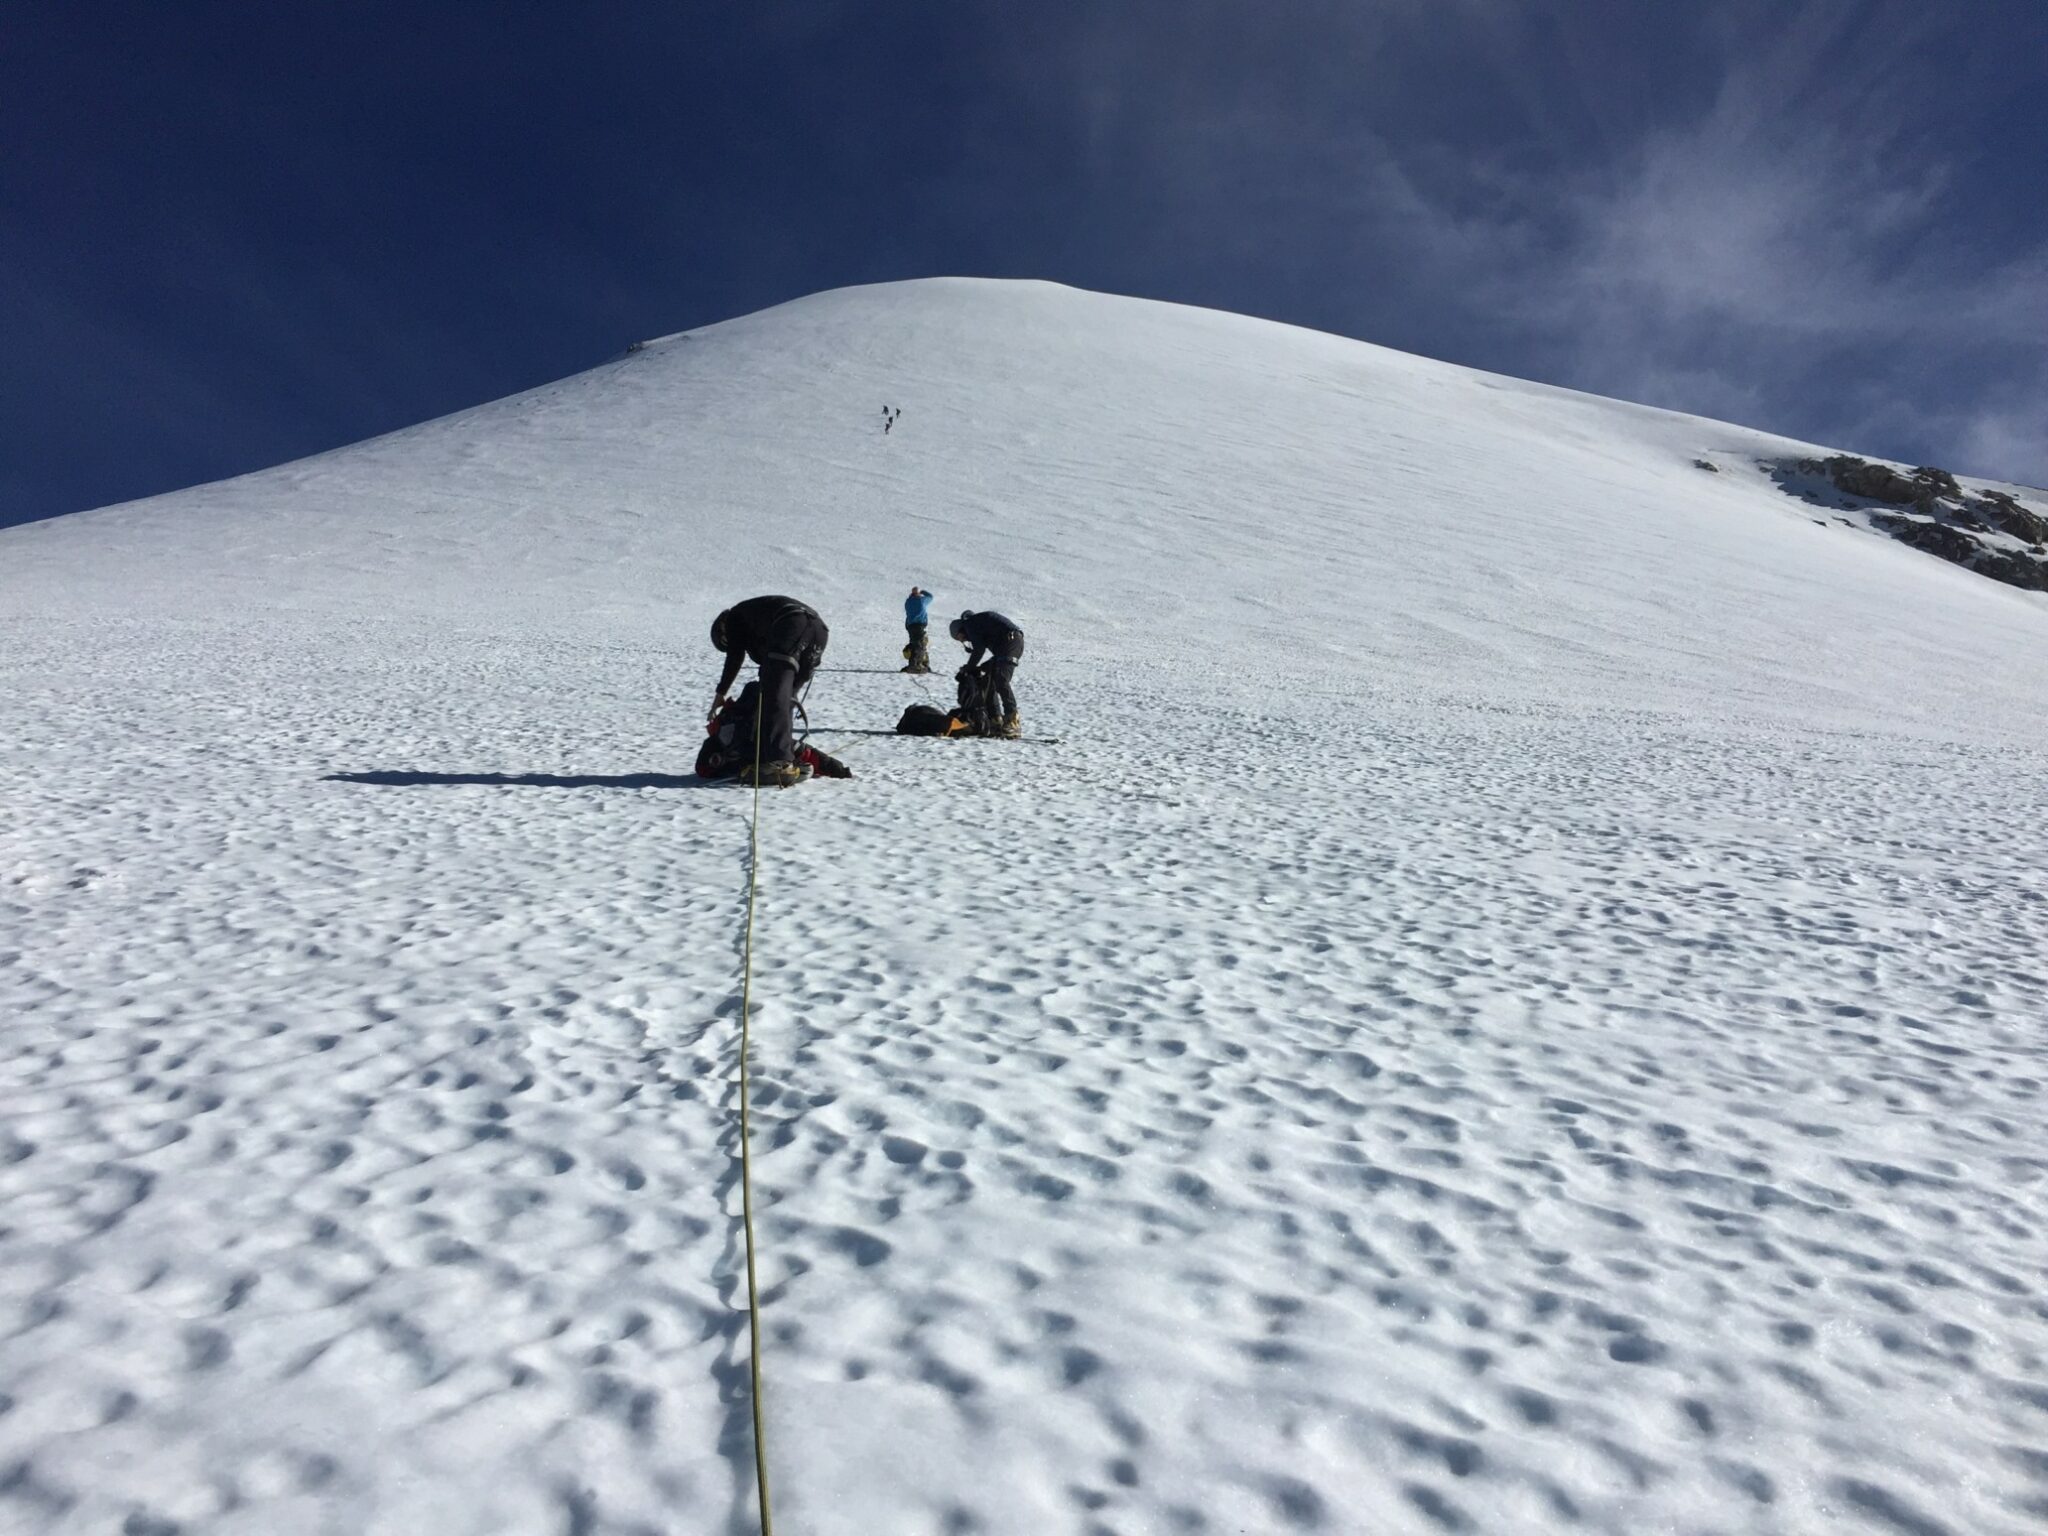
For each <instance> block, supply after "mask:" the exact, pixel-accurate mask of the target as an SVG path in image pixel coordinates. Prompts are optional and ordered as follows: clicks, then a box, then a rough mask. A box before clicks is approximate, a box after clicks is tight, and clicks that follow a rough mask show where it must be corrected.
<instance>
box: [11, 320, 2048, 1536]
mask: <svg viewBox="0 0 2048 1536" xmlns="http://www.w3.org/2000/svg"><path fill="white" fill-rule="evenodd" d="M885 407H888V408H891V409H895V410H900V411H901V415H900V416H896V417H894V419H893V425H891V426H890V427H889V430H888V431H886V432H885V431H884V430H883V428H884V423H885V415H884V408H885ZM1801 451H1807V449H1806V445H1801V444H1788V443H1786V442H1785V441H1784V440H1782V439H1777V438H1772V437H1769V436H1767V435H1764V434H1760V433H1756V432H1752V431H1747V430H1745V429H1741V428H1736V427H1730V426H1726V425H1723V424H1719V423H1714V422H1709V421H1703V420H1699V419H1696V418H1688V417H1680V416H1673V415H1669V414H1666V413H1661V412H1656V411H1649V410H1645V409H1641V408H1637V407H1632V406H1626V405H1620V404H1617V403H1614V402H1609V401H1602V400H1597V399H1593V398H1589V397H1585V396H1579V395H1573V394H1569V393H1566V392H1562V391H1557V390H1551V389H1544V388H1540V387H1537V386H1533V385H1527V384H1521V383H1517V382H1515V381H1512V380H1506V379H1500V378H1494V377H1490V376H1486V375H1481V374H1476V373H1472V372H1469V371H1465V370H1461V369H1457V368H1454V367H1450V366H1447V365H1444V364H1439V363H1433V362H1428V361H1425V360H1421V359H1416V358H1410V357H1404V356H1401V355H1399V354H1395V353H1390V352H1386V351H1383V350H1380V349H1376V348H1373V347H1369V346H1366V345H1363V344H1360V343H1355V342H1348V341H1343V340H1339V339H1336V338H1332V337H1327V336H1321V335H1315V334H1311V333H1306V332H1301V331H1296V330H1291V329H1288V328H1285V327H1280V326H1275V325H1271V324H1267V323H1263V322H1257V321H1251V320H1245V319H1241V318H1236V317H1231V316H1225V315H1217V314H1211V313H1206V312H1202V311H1197V310H1189V309H1182V308H1174V307H1171V306H1164V305H1156V304H1147V303H1142V302H1138V301H1133V300H1127V299H1116V298H1109V297H1104V296H1100V295H1092V294H1086V293H1079V292H1075V291H1071V290H1066V289H1060V288H1056V287H1052V286H1048V285H1038V284H997V283H974V282H930V283H912V284H900V285H890V286H886V287H881V288H871V289H858V290H848V291H844V292H840V293H834V294H826V295H820V296H818V297H816V298H813V299H808V300H804V301H801V302H798V303H795V304H791V305H786V306H783V307H782V308H780V309H776V310H771V311H768V312H765V313H763V314H760V315H756V316H752V317H749V318H747V319H744V320H739V321H734V322H731V323H728V324H726V325H721V326H717V327H713V328H710V329H708V330H705V331H701V332H695V333H690V334H688V335H685V336H681V337H674V338H669V339H666V340H663V341H660V342H656V343H651V344H649V345H648V346H646V347H644V348H642V349H639V350H636V351H635V352H633V353H631V354H629V355H627V356H626V357H624V358H622V359H621V360H619V361H618V362H616V363H614V364H611V365H608V366H606V367H604V368H600V369H597V370H594V371H593V372H591V373H588V374H584V375H581V376H579V377H577V378H574V379H570V380H567V381H564V382H563V383H560V384H557V385H554V386H551V387H549V388H547V389H543V390H539V391H536V392H534V393H532V394H530V395H526V396H521V397H517V398H514V399H509V400H505V401H500V402H497V403H495V404H492V405H487V406H483V407H480V408H478V409H476V410H474V411H470V412H466V413H463V414H461V415H459V416H455V417H451V418H448V419H446V420H443V421H439V422H433V423H429V424H427V425H425V426H422V427H419V428H416V429H413V430H411V431H408V432H404V433H400V434H397V435H395V436H392V437H388V438H383V439H379V440H377V441H374V442H370V443H365V444H362V445H359V446H357V447H354V448H350V449H346V450H342V451H340V452H336V453H332V454H327V455H324V456H322V457H320V458H316V459H312V460H307V461H305V462H302V463H298V464H293V465H287V466H284V467H281V468H279V469H276V470H271V471H267V472H265V473H262V474H258V475H252V476H248V477H245V478H243V479H240V480H236V481H232V482H227V483H224V484H221V485H218V486H210V487H203V488H200V489H196V490H193V491H189V492H184V493H180V494H179V495H176V496H170V497H163V498H158V499H156V500H154V501H150V502H142V503H135V504H132V505H130V506H126V507H119V508H111V509H107V510H105V511H101V512H96V513H90V514H83V515H79V516H75V517H70V518H63V519H58V520H55V521H53V522H49V523H44V524H38V525H32V526H29V527H26V528H19V529H14V530H10V531H7V532H5V533H0V627H4V634H5V645H4V648H0V677H4V683H0V769H4V774H5V782H6V784H7V786H8V789H7V794H6V796H5V797H4V800H0V1008H4V1023H0V1030H4V1033H0V1094H4V1105H5V1112H4V1114H0V1530H10V1531H11V1530H17V1529H18V1530H22V1531H37V1532H43V1531H50V1532H67V1533H68V1532H100V1531H107V1532H115V1531H119V1532H128V1533H144V1532H170V1531H178V1532H184V1533H223V1536H226V1533H258V1532H262V1533H269V1532H277V1531H285V1530H290V1531H295V1532H335V1533H342V1532H347V1533H356V1532H377V1533H399V1532H405V1533H413V1532H419V1531H427V1530H431V1531H435V1532H446V1533H477V1536H486V1533H490V1536H496V1533H521V1536H523V1533H534V1536H541V1533H555V1532H579V1533H592V1536H596V1533H626V1532H700V1531H717V1532H740V1531H745V1530H750V1529H753V1528H754V1524H755V1521H756V1518H757V1516H756V1511H755V1507H754V1493H753V1464H752V1454H753V1436H752V1428H751V1419H750V1402H749V1396H748V1381H747V1344H746V1320H745V1311H744V1307H745V1282H744V1273H743V1265H742V1259H741V1252H742V1250H741V1234H740V1229H739V1220H738V1217H739V1201H740V1195H739V1189H738V1186H737V1178H738V1163H737V1151H738V1147H737V1141H736V1134H737V1127H736V1107H737V1106H736V1099H735V1096H734V1095H735V1088H734V1083H735V1076H734V1068H735V1050H736V1044H737V1014H738V1008H739V991H740V953H741V942H742V933H743V930H744V927H745V900H746V890H747V872H748V849H749V812H750V808H751V804H752V800H751V797H750V796H749V795H748V794H747V793H745V792H743V791H739V790H736V789H732V788H729V787H717V786H704V785H701V784H699V783H698V782H697V781H696V780H695V779H694V778H692V777H691V776H690V771H689V770H690V764H691V761H692V758H693V757H694V754H695V750H696V744H697V741H698V739H699V730H700V722H701V719H702V716H703V713H704V710H705V707H706V705H707V704H708V703H709V693H710V689H711V685H712V683H713V681H714V679H715V671H716V660H717V658H716V657H715V655H714V654H713V653H712V651H711V650H710V647H709V644H708V640H707V637H706V631H707V628H708V625H709V620H710V618H711V615H712V614H713V613H714V612H715V611H716V610H717V609H718V608H719V607H721V606H723V605H724V604H726V603H728V602H730V601H732V600H734V599H736V598H738V597H742V596H747V595H751V594H753V593H756V592H765V591H787V592H791V593H793V594H795V595H797V596H799V597H803V598H805V599H806V600H808V601H810V602H812V603H813V604H814V605H815V606H816V607H818V608H819V609H820V611H821V612H823V613H824V615H825V616H826V618H827V620H828V621H829V622H830V623H831V624H832V627H833V640H832V646H831V650H830V653H829V654H828V656H827V658H826V667H827V670H826V671H825V672H823V673H822V674H821V675H820V676H819V678H818V680H817V682H816V683H815V685H814V686H813V688H812V690H811V693H810V697H809V701H808V702H809V712H810V716H811V719H812V721H813V723H814V725H815V726H816V734H815V736H814V739H815V740H816V741H818V742H820V743H821V744H824V745H826V746H827V747H829V748H832V749H834V750H838V751H841V752H842V754H843V756H844V757H845V759H846V761H847V762H848V763H849V765H850V766H851V767H852V768H853V770H854V773H855V777H854V778H853V779H852V780H851V781H847V782H825V783H815V784H808V785H804V786H801V787H800V788H797V789H793V790H789V791H784V792H780V793H775V794H770V795H767V796H764V797H763V800H762V805H761V818H760V825H759V839H760V840H759V847H760V854H759V857H760V864H759V896H758V909H757V912H756V918H755V930H754V933H755V958H754V966H755V969H754V979H753V988H752V995H753V1000H754V1004H755V1009H756V1016H755V1019H754V1024H753V1037H754V1065H755V1074H756V1076H755V1092H756V1099H755V1121H754V1130H755V1137H756V1143H755V1178H756V1194H757V1197H758V1201H759V1218H760V1219H759V1235H760V1238H761V1242H762V1253H761V1265H762V1281H763V1284H764V1286H765V1288H766V1289H765V1297H764V1302H765V1307H764V1324H765V1336H764V1366H765V1373H766V1383H767V1386H766V1398H765V1405H766V1418H767V1426H768V1433H767V1450H768V1458H769V1463H770V1470H771V1476H772V1478H773V1480H774V1491H775V1497H776V1503H777V1508H776V1515H777V1523H778V1525H779V1527H780V1528H781V1529H783V1530H784V1531H787V1532H797V1531H801V1532H821V1533H878V1532H889V1533H898V1532H906V1533H908V1532H934V1533H940V1532H985V1533H1010V1532H1015V1533H1045V1532H1075V1533H1100V1532H1119V1533H1138V1532H1186V1533H1225V1532H1244V1531H1257V1532H1266V1531H1278V1532H1294V1531H1300V1532H1396V1533H1398V1532H1414V1533H1439V1532H1582V1531H1594V1532H1613V1533H1631V1536H1633V1533H1637V1532H1642V1531H1649V1530H1660V1531H1674V1532H1701V1533H1705V1532H1736V1531H1740V1532H1816V1531H1827V1532H1833V1531H1843V1532H1854V1531H1869V1532H1882V1533H1896V1532H1911V1533H1927V1532H1952V1533H1956V1536H1964V1533H1971V1536H1974V1533H2007V1532H2010V1533H2018V1532H2025V1531H2034V1530H2038V1529H2040V1528H2041V1525H2042V1523H2043V1521H2044V1520H2048V1282H2044V1275H2048V1178H2044V1175H2048V1136H2044V1132H2043V1131H2042V1129H2041V1121H2042V1114H2041V1100H2042V1089H2043V1083H2044V1076H2048V1033H2044V1019H2048V967H2044V964H2043V961H2042V959H2041V956H2042V954H2043V953H2044V952H2048V828H2044V822H2043V819H2042V817H2041V814H2040V795H2041V785H2042V783H2043V781H2044V770H2048V660H2044V658H2048V601H2044V600H2042V599H2040V598H2038V597H2035V596H2032V595H2029V594H2024V593H2019V592H2016V591H2014V590H2012V589H2009V588H2005V587H2001V586H1999V585H1997V584H1994V583H1992V582H1989V581H1985V580H1983V579H1981V578H1978V577H1975V576H1972V575H1970V574H1969V573H1967V572H1964V571H1960V570H1958V569H1956V568H1954V567H1952V566H1949V565H1946V564H1944V563H1943V562H1941V561H1939V560H1936V559H1934V558H1932V557H1930V556H1927V555H1924V554H1922V553H1920V552H1918V551H1914V550H1911V549H1908V548H1905V547H1903V546H1900V545H1897V544H1893V543H1890V542H1889V541H1885V540H1882V539H1879V538H1877V537H1875V536H1872V535H1870V534H1867V533H1863V532H1860V531H1858V530H1852V529H1847V528H1844V527H1842V526H1840V525H1839V524H1836V525H1830V526H1822V525H1819V524H1816V523H1815V522H1813V521H1812V520H1811V518H1810V517H1809V516H1807V515H1806V509H1804V508H1803V507H1801V506H1800V505H1799V504H1798V503H1796V502H1792V501H1790V500H1788V499H1787V498H1785V497H1783V496H1782V495H1781V494H1780V493H1779V492H1777V491H1776V490H1775V489H1774V488H1773V487H1772V485H1771V483H1770V480H1769V478H1768V475H1767V473H1766V471H1765V470H1764V469H1763V468H1760V467H1759V466H1760V465H1762V464H1764V463H1766V462H1770V461H1775V460H1778V459H1782V458H1783V457H1785V456H1786V455H1788V454H1795V453H1798V452H1801ZM1700 458H1704V459H1707V460H1709V461H1710V462H1713V463H1715V464H1717V465H1718V466H1719V468H1720V473H1718V474H1709V473H1706V472H1704V471H1702V470H1700V469H1697V468H1695V467H1694V463H1693V461H1694V460H1695V459H1700ZM913 582H917V583H920V584H922V585H924V586H927V587H930V588H932V589H933V590H934V591H935V592H936V593H937V594H938V601H937V603H936V605H935V612H936V616H938V617H940V618H943V617H944V616H945V615H947V614H949V613H951V612H956V611H958V610H959V609H962V608H967V607H975V608H979V607H997V608H1000V609H1001V610H1002V611H1003V612H1005V613H1007V614H1009V615H1010V616H1011V617H1012V618H1014V619H1016V620H1017V621H1018V622H1020V623H1021V624H1022V625H1023V626H1024V627H1025V629H1026V631H1027V635H1028V650H1027V654H1026V656H1025V659H1024V663H1023V665H1022V667H1021V668H1020V669H1019V672H1018V691H1019V694H1020V697H1021V701H1022V707H1023V713H1024V722H1025V726H1026V729H1027V730H1028V731H1029V732H1031V733H1032V734H1034V735H1041V736H1049V737H1056V738H1057V741H1056V742H1054V743H1052V744H1046V743H1016V744H1012V743H985V742H965V743H940V742H933V741H929V740H914V739H907V738H904V739H898V738H892V737H886V736H870V735H862V734H856V733H857V732H864V731H873V730H886V729H887V728H888V727H889V726H890V725H891V724H892V723H893V721H894V720H895V718H896V716H897V715H898V714H899V713H900V712H901V710H902V708H903V706H904V705H905V704H907V703H912V702H919V701H922V700H923V699H924V698H926V697H927V695H930V696H931V697H933V698H934V699H936V700H937V701H938V702H942V703H943V702H947V699H946V693H947V679H946V678H945V677H944V675H943V672H942V674H941V675H940V676H938V677H935V678H930V679H912V678H907V677H903V676H901V675H898V674H896V673H895V672H894V671H893V668H894V667H895V666H897V665H898V664H899V662H898V656H897V650H898V647H899V646H900V645H901V643H902V636H903V632H902V628H901V623H900V602H901V597H902V594H903V593H904V592H905V591H907V590H908V588H909V587H910V585H911V584H912V583H913ZM935 651H937V652H939V653H940V658H941V661H942V663H943V660H944V652H945V643H944V642H943V640H941V641H940V643H939V644H938V645H937V646H935Z"/></svg>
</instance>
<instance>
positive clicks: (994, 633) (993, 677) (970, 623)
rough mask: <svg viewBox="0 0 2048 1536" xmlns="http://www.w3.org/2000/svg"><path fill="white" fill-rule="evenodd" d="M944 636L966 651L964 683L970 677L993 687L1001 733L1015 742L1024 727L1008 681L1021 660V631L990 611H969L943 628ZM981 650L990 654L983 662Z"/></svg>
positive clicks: (1022, 647)
mask: <svg viewBox="0 0 2048 1536" xmlns="http://www.w3.org/2000/svg"><path fill="white" fill-rule="evenodd" d="M946 633H947V634H949V635H951V636H952V637H953V638H954V639H955V640H958V641H959V642H960V643H961V644H962V645H964V646H966V647H967V648H968V652H967V665H966V666H964V667H962V668H961V669H960V672H961V674H962V679H963V681H964V680H965V678H966V677H967V675H969V674H973V675H976V676H979V677H980V678H981V679H983V680H984V681H985V682H987V683H988V684H990V685H992V686H993V687H994V689H995V696H996V700H997V702H998V704H999V705H1000V707H1001V709H1002V712H1003V715H1002V722H1001V734H1002V735H1004V736H1006V737H1008V738H1010V739H1011V740H1013V741H1014V740H1015V739H1016V738H1017V737H1018V736H1019V735H1021V734H1022V733H1023V724H1022V722H1021V721H1020V720H1019V719H1018V716H1017V696H1016V694H1014V693H1012V692H1011V691H1010V679H1011V678H1012V677H1013V676H1015V675H1016V672H1017V663H1018V662H1019V661H1021V660H1022V659H1023V657H1024V631H1023V630H1021V629H1019V628H1018V627H1017V626H1016V625H1015V624H1012V623H1011V622H1010V621H1009V620H1008V619H1006V618H1004V617H1003V616H1002V615H1001V614H1000V613H997V612H996V611H995V610H994V609H992V608H991V609H987V610H985V611H983V612H981V613H976V612H974V611H973V610H972V609H969V610H968V611H967V612H965V613H963V614H961V615H960V617H959V618H957V619H955V620H954V621H953V622H952V623H951V624H948V625H947V626H946ZM983 651H987V652H988V653H989V657H988V660H987V661H986V662H983V661H982V659H981V653H982V652H983Z"/></svg>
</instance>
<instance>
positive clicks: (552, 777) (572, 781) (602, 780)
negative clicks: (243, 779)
mask: <svg viewBox="0 0 2048 1536" xmlns="http://www.w3.org/2000/svg"><path fill="white" fill-rule="evenodd" d="M321 782H322V783H323V784H382V785H386V786H389V787H392V788H396V789H423V788H429V789H430V788H433V787H435V786H437V785H443V784H492V785H505V786H510V787H517V788H525V789H731V788H732V787H733V786H734V785H735V784H737V783H738V780H736V779H700V778H698V777H697V775H696V774H694V773H409V772H406V771H404V770H402V769H386V770H383V771H381V772H376V773H329V774H324V775H322V777H321Z"/></svg>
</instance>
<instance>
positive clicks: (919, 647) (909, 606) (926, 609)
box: [903, 587, 932, 672]
mask: <svg viewBox="0 0 2048 1536" xmlns="http://www.w3.org/2000/svg"><path fill="white" fill-rule="evenodd" d="M931 618H932V595H931V593H929V592H927V591H925V589H924V588H923V587H912V588H911V589H910V596H908V597H906V598H905V599H903V627H904V629H906V630H907V631H909V633H910V643H909V644H908V645H906V646H904V647H903V660H904V662H905V666H904V668H903V670H904V671H906V672H929V671H931V669H932V653H931V647H930V646H929V644H927V642H926V639H925V633H926V631H927V630H928V629H930V627H931Z"/></svg>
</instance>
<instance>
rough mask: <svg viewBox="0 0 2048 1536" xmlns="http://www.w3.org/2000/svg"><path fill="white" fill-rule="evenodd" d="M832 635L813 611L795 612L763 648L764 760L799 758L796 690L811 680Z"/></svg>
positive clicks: (762, 722)
mask: <svg viewBox="0 0 2048 1536" xmlns="http://www.w3.org/2000/svg"><path fill="white" fill-rule="evenodd" d="M830 638H831V634H830V631H828V630H827V629H826V628H825V621H824V620H823V619H821V618H819V617H818V616H817V615H816V614H814V613H810V612H804V613H798V614H791V615H790V617H789V620H788V622H787V623H784V624H778V625H777V626H776V628H775V631H774V633H773V634H771V635H769V636H768V639H767V643H766V644H764V645H763V646H762V647H761V650H760V653H759V654H760V660H761V711H762V713H761V761H762V762H764V763H787V762H793V761H795V759H796V722H795V720H794V719H793V718H792V716H793V714H794V712H795V708H796V692H797V690H798V689H799V688H801V687H803V686H804V685H805V684H806V683H808V682H810V680H811V674H812V673H813V672H815V671H817V670H818V663H819V662H821V661H823V660H824V659H825V643H826V641H827V640H829V639H830Z"/></svg>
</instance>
